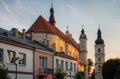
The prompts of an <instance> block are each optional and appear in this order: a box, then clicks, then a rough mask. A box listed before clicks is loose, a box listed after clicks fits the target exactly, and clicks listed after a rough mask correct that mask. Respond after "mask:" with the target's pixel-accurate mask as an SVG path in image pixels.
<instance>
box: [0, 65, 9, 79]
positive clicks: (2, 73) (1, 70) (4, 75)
mask: <svg viewBox="0 0 120 79" xmlns="http://www.w3.org/2000/svg"><path fill="white" fill-rule="evenodd" d="M0 79H8V69H7V68H5V66H4V65H3V66H0Z"/></svg>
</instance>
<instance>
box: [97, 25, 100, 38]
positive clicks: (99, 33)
mask: <svg viewBox="0 0 120 79" xmlns="http://www.w3.org/2000/svg"><path fill="white" fill-rule="evenodd" d="M98 26H99V28H98V33H97V34H98V38H101V30H100V24H99V25H98Z"/></svg>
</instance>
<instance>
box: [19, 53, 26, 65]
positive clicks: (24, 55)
mask: <svg viewBox="0 0 120 79" xmlns="http://www.w3.org/2000/svg"><path fill="white" fill-rule="evenodd" d="M20 54H23V59H24V58H25V59H24V60H22V59H21V64H20V63H19V62H20V57H19V61H18V64H19V65H26V54H25V53H21V52H20V53H19V55H20ZM23 62H24V64H23Z"/></svg>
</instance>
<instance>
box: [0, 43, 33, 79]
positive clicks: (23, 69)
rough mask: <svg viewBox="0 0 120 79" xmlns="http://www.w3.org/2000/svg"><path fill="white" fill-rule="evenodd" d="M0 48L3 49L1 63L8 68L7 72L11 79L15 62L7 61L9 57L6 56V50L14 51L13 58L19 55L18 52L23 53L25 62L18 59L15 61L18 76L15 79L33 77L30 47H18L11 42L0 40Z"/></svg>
mask: <svg viewBox="0 0 120 79" xmlns="http://www.w3.org/2000/svg"><path fill="white" fill-rule="evenodd" d="M0 49H3V62H2V63H3V64H5V66H6V67H7V68H8V70H9V71H10V73H9V74H8V75H9V76H10V78H11V79H15V71H16V70H15V67H16V66H15V64H13V63H10V62H8V60H9V59H10V58H9V57H8V56H9V55H8V51H14V52H15V58H16V57H20V56H19V54H20V53H22V54H24V55H25V60H24V61H25V62H24V63H22V64H20V63H19V62H20V61H19V60H20V59H18V60H17V61H16V63H17V71H18V77H17V79H33V51H32V50H30V49H26V48H23V47H18V46H15V45H11V44H6V43H2V42H0Z"/></svg>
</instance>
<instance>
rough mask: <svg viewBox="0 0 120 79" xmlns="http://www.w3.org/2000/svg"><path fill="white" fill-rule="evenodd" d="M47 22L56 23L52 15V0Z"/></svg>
mask: <svg viewBox="0 0 120 79" xmlns="http://www.w3.org/2000/svg"><path fill="white" fill-rule="evenodd" d="M49 23H50V24H51V25H55V23H56V21H55V17H54V9H53V2H52V0H51V8H50V17H49Z"/></svg>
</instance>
